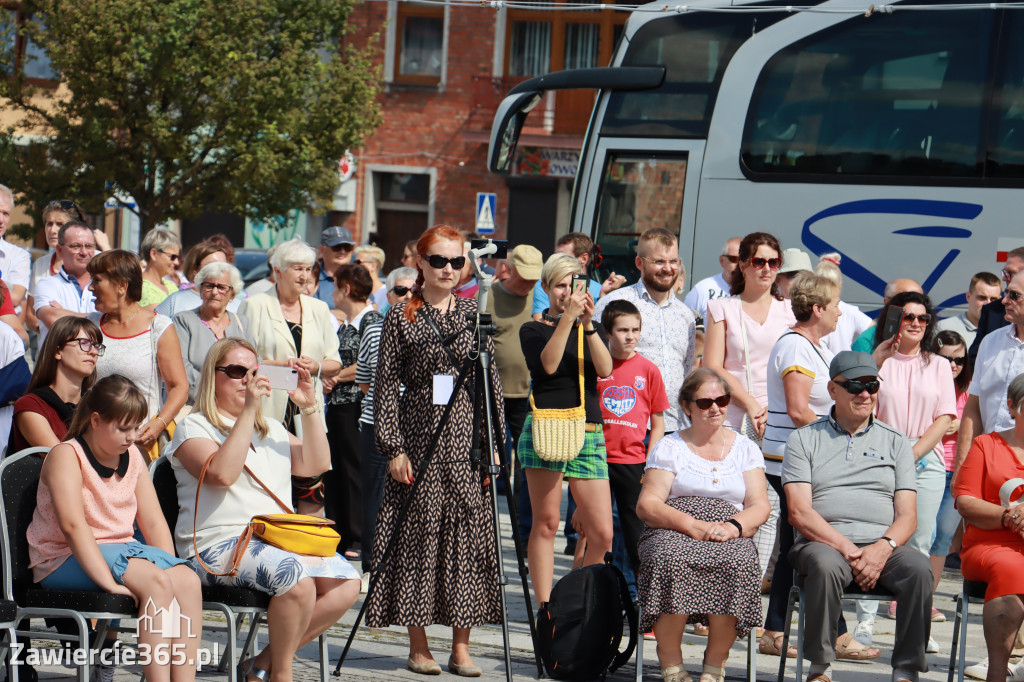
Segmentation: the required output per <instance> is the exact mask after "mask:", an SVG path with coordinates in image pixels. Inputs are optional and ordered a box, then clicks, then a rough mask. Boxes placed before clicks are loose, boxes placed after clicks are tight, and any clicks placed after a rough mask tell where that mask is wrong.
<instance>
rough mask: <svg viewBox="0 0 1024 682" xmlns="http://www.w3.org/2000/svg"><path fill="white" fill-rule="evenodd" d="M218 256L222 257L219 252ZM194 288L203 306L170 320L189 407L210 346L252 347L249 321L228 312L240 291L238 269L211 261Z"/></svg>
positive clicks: (201, 270) (198, 275)
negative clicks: (237, 343)
mask: <svg viewBox="0 0 1024 682" xmlns="http://www.w3.org/2000/svg"><path fill="white" fill-rule="evenodd" d="M218 253H220V254H221V255H223V252H222V251H218ZM195 285H196V286H195V288H196V289H197V290H198V291H199V297H200V298H201V299H202V303H201V304H200V305H199V307H198V308H196V309H195V310H186V311H183V312H180V313H178V314H177V315H175V316H174V318H173V319H174V331H175V332H177V334H178V343H180V344H181V357H182V360H184V362H185V374H186V375H187V376H188V385H189V390H188V400H189V402H190V403H194V402H195V401H196V397H197V393H198V391H199V377H200V376H201V375H202V371H203V363H205V362H206V355H207V353H209V352H210V349H211V348H213V344H215V343H217V342H218V341H220V340H221V339H226V338H227V337H229V336H231V337H235V338H239V339H245V340H246V341H248V342H249V343H253V335H252V326H251V325H250V324H249V318H247V317H246V316H245V315H242V314H241V313H232V312H231V311H230V309H229V308H230V305H231V302H232V301H234V300H235V296H237V295H238V294H239V292H240V291H241V290H242V276H241V275H240V274H239V273H238V269H237V268H236V267H235V266H234V265H231V264H230V263H225V262H222V261H214V262H212V263H209V264H208V265H204V266H203V267H202V268H201V269H200V270H199V272H198V273H197V274H196V276H195Z"/></svg>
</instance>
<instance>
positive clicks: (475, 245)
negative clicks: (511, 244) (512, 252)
mask: <svg viewBox="0 0 1024 682" xmlns="http://www.w3.org/2000/svg"><path fill="white" fill-rule="evenodd" d="M490 244H494V251H491V250H490V247H489V245H490ZM469 248H470V250H471V251H475V252H476V254H477V258H498V259H501V258H508V240H507V239H474V240H472V241H471V242H470V243H469Z"/></svg>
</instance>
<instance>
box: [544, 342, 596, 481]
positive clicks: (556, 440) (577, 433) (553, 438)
mask: <svg viewBox="0 0 1024 682" xmlns="http://www.w3.org/2000/svg"><path fill="white" fill-rule="evenodd" d="M576 336H577V339H578V341H579V344H578V347H577V353H576V359H577V362H578V363H579V372H580V404H579V407H570V408H567V409H564V410H541V409H538V408H537V405H536V404H535V403H534V402H533V392H532V391H531V392H530V412H531V414H532V415H533V424H532V425H531V427H530V428H531V429H532V430H533V450H534V452H536V453H537V456H538V457H540V458H541V459H543V460H546V461H548V462H571V461H572V460H574V459H576V456H577V455H579V454H580V450H582V449H583V444H584V441H585V439H586V436H587V432H586V427H587V408H586V403H585V396H584V393H583V327H582V326H578V328H577V334H576Z"/></svg>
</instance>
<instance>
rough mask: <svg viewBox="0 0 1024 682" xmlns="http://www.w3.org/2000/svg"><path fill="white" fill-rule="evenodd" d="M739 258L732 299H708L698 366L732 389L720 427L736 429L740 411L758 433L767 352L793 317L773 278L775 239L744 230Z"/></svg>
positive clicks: (777, 255) (764, 404)
mask: <svg viewBox="0 0 1024 682" xmlns="http://www.w3.org/2000/svg"><path fill="white" fill-rule="evenodd" d="M739 259H740V264H739V267H738V268H736V271H735V272H734V273H733V280H732V288H731V289H730V293H731V294H732V298H725V299H717V300H713V301H709V302H708V315H707V320H705V329H706V331H705V336H704V367H707V368H709V369H713V370H715V371H716V372H718V374H720V375H721V376H722V377H723V378H724V379H725V380H726V382H727V383H728V384H729V389H730V390H731V391H732V405H733V406H732V407H730V408H729V412H728V414H727V416H726V419H725V426H728V427H730V428H732V429H736V430H738V429H739V428H740V425H741V424H742V422H743V415H744V413H746V414H747V415H749V417H750V419H751V421H752V422H753V424H754V428H755V429H756V430H757V435H758V437H761V436H764V428H765V424H766V423H767V422H768V356H769V355H770V354H771V352H772V348H773V347H774V346H775V342H776V341H778V340H779V337H780V336H782V335H783V334H784V333H786V332H787V331H788V330H789V328H790V327H792V326H793V325H794V324H796V318H795V317H794V316H793V310H792V308H790V306H789V302H788V301H785V300H783V298H782V293H781V292H780V291H779V285H778V284H777V283H776V282H775V278H776V277H777V276H778V274H779V267H781V266H782V246H781V245H780V244H779V240H778V239H776V238H775V237H773V236H772V235H770V234H768V233H767V232H754V233H751V234H748V235H747V236H746V237H744V238H743V241H741V242H740V250H739ZM741 316H742V317H741ZM744 331H746V338H747V344H746V351H744V344H743V336H744ZM748 362H749V363H750V385H749V387H748V385H747V363H748Z"/></svg>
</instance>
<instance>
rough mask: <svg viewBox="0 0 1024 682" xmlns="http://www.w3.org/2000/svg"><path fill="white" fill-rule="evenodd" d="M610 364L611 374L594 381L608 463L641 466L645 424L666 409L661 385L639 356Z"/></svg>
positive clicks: (656, 372) (651, 367) (652, 367)
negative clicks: (599, 402)
mask: <svg viewBox="0 0 1024 682" xmlns="http://www.w3.org/2000/svg"><path fill="white" fill-rule="evenodd" d="M612 362H613V364H612V373H611V374H610V375H609V376H608V377H607V378H605V379H601V378H598V380H597V390H598V393H599V394H600V397H601V415H602V417H603V418H604V444H605V449H606V450H607V451H608V462H609V463H610V464H643V463H644V462H646V461H647V450H646V448H645V447H644V438H645V437H646V436H647V423H648V420H649V419H650V416H651V415H652V414H656V413H658V412H664V411H665V410H667V409H668V407H669V404H668V398H667V397H666V396H665V384H664V382H663V381H662V380H661V372H660V371H659V370H658V367H657V366H656V365H655V364H654V363H653V362H651V361H650V360H648V359H647V358H645V357H643V356H642V355H640V354H639V353H637V354H636V355H634V356H633V357H631V358H630V359H628V360H615V359H613V361H612Z"/></svg>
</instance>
